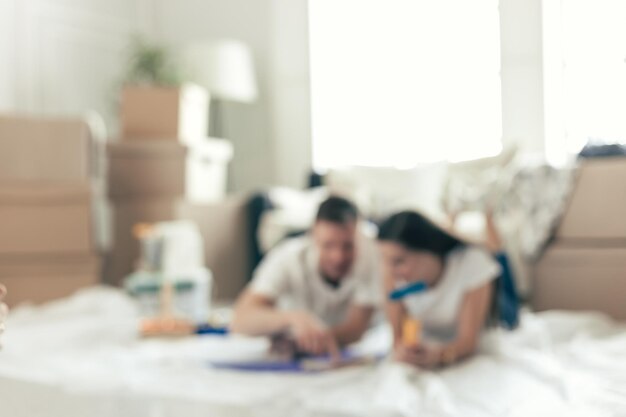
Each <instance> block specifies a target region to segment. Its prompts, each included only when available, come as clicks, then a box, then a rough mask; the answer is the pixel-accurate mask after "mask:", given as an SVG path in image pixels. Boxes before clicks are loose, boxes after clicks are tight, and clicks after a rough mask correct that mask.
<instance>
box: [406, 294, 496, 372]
mask: <svg viewBox="0 0 626 417" xmlns="http://www.w3.org/2000/svg"><path fill="white" fill-rule="evenodd" d="M491 291H492V290H491V283H487V284H484V285H482V286H480V287H478V288H476V289H474V290H472V291H470V292H469V293H467V294H466V295H465V296H464V298H463V301H462V303H461V308H460V311H459V322H458V327H457V338H456V339H455V340H454V341H453V342H451V343H448V344H446V345H429V344H422V345H418V346H415V347H413V348H411V349H404V350H401V349H400V350H398V351H399V352H400V353H402V358H401V360H403V361H404V362H408V363H411V364H414V365H418V366H423V367H426V368H432V367H435V366H439V365H448V364H451V363H453V362H456V361H457V360H459V359H462V358H464V357H467V356H469V355H471V354H472V353H474V351H475V350H476V346H477V344H478V339H479V337H480V332H481V330H482V328H483V326H484V323H485V320H486V318H487V312H488V310H489V300H490V299H491ZM397 356H398V355H397Z"/></svg>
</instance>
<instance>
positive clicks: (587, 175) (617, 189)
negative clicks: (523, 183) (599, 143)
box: [556, 158, 626, 243]
mask: <svg viewBox="0 0 626 417" xmlns="http://www.w3.org/2000/svg"><path fill="white" fill-rule="evenodd" d="M556 237H557V239H559V240H585V239H618V240H619V239H621V240H622V241H624V242H625V243H626V158H603V159H594V160H587V161H584V162H583V163H582V164H581V167H580V171H579V176H578V180H577V183H576V185H575V186H574V190H573V193H572V196H571V199H570V201H569V204H568V207H567V210H566V211H565V214H564V215H563V219H562V220H561V224H560V226H559V228H558V230H557V233H556Z"/></svg>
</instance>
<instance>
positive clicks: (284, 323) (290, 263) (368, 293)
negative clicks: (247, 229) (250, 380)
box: [231, 197, 382, 355]
mask: <svg viewBox="0 0 626 417" xmlns="http://www.w3.org/2000/svg"><path fill="white" fill-rule="evenodd" d="M358 224H359V216H358V212H357V209H356V207H355V206H354V205H353V204H352V203H350V202H349V201H347V200H345V199H343V198H341V197H330V198H328V199H327V200H326V201H324V202H323V203H322V204H321V205H320V208H319V210H318V213H317V216H316V219H315V224H314V225H313V227H312V229H311V231H310V233H308V234H307V235H305V236H301V237H297V238H292V239H289V240H287V241H285V242H283V243H281V244H280V245H278V246H277V247H276V248H274V249H273V250H272V251H270V253H269V254H268V255H267V256H266V258H265V259H264V260H263V262H262V263H261V265H260V266H259V267H258V268H257V270H256V271H255V274H254V277H253V279H252V282H251V283H250V284H249V286H248V287H247V288H246V290H245V291H244V292H243V294H242V295H241V296H240V297H239V299H238V300H237V303H236V305H235V314H234V319H233V322H232V325H231V330H232V331H233V332H237V333H244V334H248V335H275V334H281V333H288V334H289V335H290V336H291V337H293V339H294V341H295V342H296V344H297V347H298V349H299V350H300V351H303V352H306V353H312V354H323V353H330V354H332V355H336V354H337V352H338V349H339V347H340V346H344V345H347V344H350V343H353V342H355V341H357V340H359V339H360V338H361V336H362V335H363V333H364V332H365V330H366V329H367V328H368V326H369V324H370V320H371V318H372V315H373V313H374V310H375V308H376V307H377V306H378V305H379V304H380V301H381V299H382V281H381V279H380V274H379V262H378V257H379V255H378V250H377V247H376V245H375V242H374V241H373V240H372V239H369V238H366V237H365V235H363V234H362V233H361V232H360V231H359V227H358Z"/></svg>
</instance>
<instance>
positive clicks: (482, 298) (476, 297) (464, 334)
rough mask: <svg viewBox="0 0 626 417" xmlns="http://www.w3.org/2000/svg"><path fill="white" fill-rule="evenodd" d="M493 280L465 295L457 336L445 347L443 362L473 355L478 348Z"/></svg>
mask: <svg viewBox="0 0 626 417" xmlns="http://www.w3.org/2000/svg"><path fill="white" fill-rule="evenodd" d="M491 284H492V283H491V281H490V282H488V283H486V284H483V285H482V286H480V287H478V288H476V289H473V290H471V291H470V292H468V293H467V294H465V296H464V297H463V301H462V303H461V309H460V311H459V323H458V328H457V338H456V339H455V341H454V342H452V343H450V344H448V345H446V346H444V347H443V352H442V358H441V359H442V362H443V363H450V362H454V361H456V360H457V359H461V358H464V357H466V356H468V355H471V354H472V353H474V351H475V350H476V346H477V344H478V339H479V337H480V332H481V330H482V329H483V327H484V325H485V321H486V319H487V313H488V311H489V302H490V300H491V292H492V285H491Z"/></svg>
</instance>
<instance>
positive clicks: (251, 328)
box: [230, 290, 339, 358]
mask: <svg viewBox="0 0 626 417" xmlns="http://www.w3.org/2000/svg"><path fill="white" fill-rule="evenodd" d="M230 328H231V330H232V331H233V332H235V333H243V334H248V335H251V336H266V335H272V334H276V333H280V332H289V333H290V335H291V336H292V337H293V338H294V340H295V342H296V344H297V346H298V349H300V350H302V351H304V352H307V353H313V354H322V353H329V354H330V355H331V356H332V357H334V358H338V357H339V348H338V346H337V341H336V340H335V338H334V336H333V334H332V332H331V331H330V330H329V329H328V328H326V326H324V324H323V323H321V322H320V321H319V320H318V319H317V318H315V317H314V316H312V315H311V314H309V313H308V312H305V311H280V310H278V309H276V308H275V306H274V301H273V300H271V299H270V298H268V297H265V296H263V295H260V294H256V293H254V292H252V291H250V290H246V291H245V292H244V293H243V294H242V295H241V296H240V297H239V300H238V301H237V303H236V304H235V314H234V317H233V321H232V323H231V326H230Z"/></svg>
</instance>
